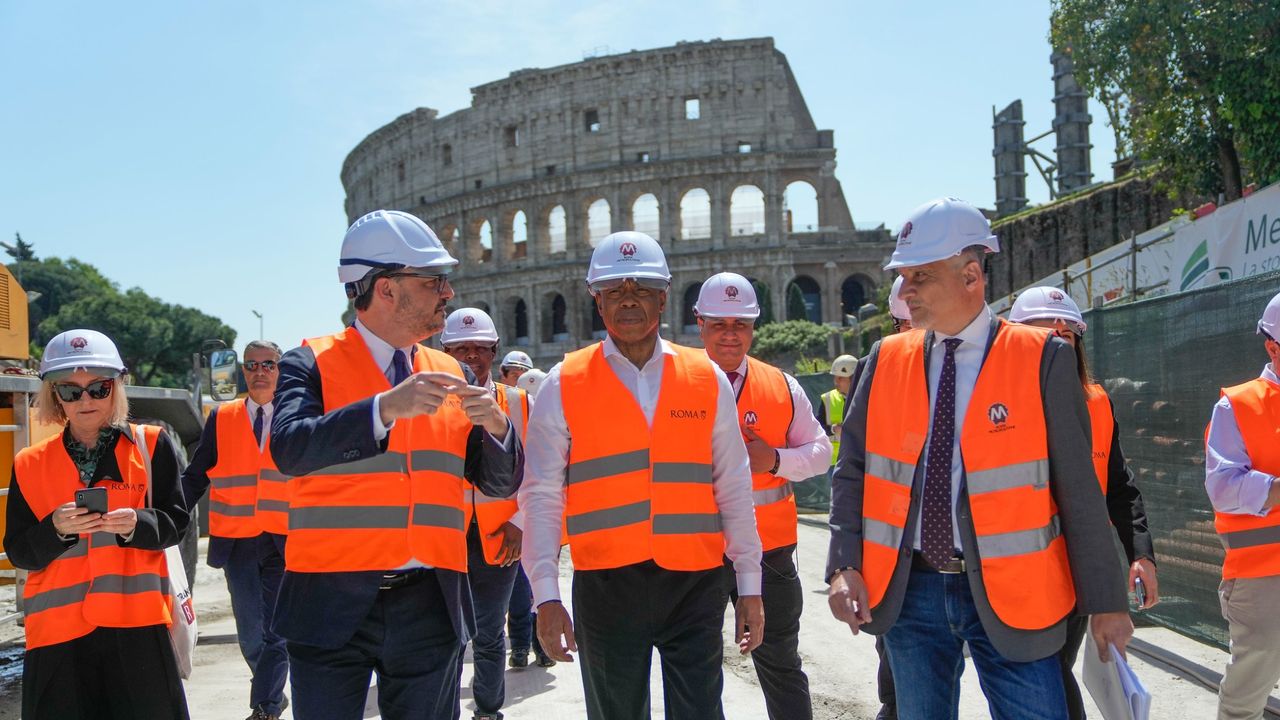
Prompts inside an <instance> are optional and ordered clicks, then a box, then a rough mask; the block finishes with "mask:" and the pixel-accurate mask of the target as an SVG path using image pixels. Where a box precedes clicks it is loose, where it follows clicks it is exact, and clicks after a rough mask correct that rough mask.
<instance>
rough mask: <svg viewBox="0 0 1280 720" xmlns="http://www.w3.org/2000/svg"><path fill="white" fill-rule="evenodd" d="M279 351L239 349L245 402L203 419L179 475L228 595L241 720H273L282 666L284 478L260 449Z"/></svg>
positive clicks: (258, 344) (259, 344) (279, 703)
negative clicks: (244, 705)
mask: <svg viewBox="0 0 1280 720" xmlns="http://www.w3.org/2000/svg"><path fill="white" fill-rule="evenodd" d="M279 362H280V347H279V346H278V345H276V344H275V343H273V342H268V341H266V340H254V341H253V342H250V343H249V344H248V345H247V346H245V349H244V362H242V363H241V364H240V369H241V371H242V372H243V373H244V381H245V385H246V386H247V387H248V388H249V393H248V396H247V397H244V398H241V399H238V400H232V401H231V402H228V403H225V404H223V405H220V406H218V407H215V408H214V409H213V410H212V411H211V412H210V413H209V419H208V420H207V421H205V426H204V432H203V434H202V436H201V438H200V446H199V447H198V448H197V449H196V452H195V455H194V457H192V459H191V464H190V465H188V466H187V469H186V471H184V472H183V473H182V485H183V494H184V496H185V497H186V498H187V506H188V510H189V509H190V508H192V507H194V506H195V504H196V503H197V502H198V501H199V500H200V498H201V496H203V495H204V493H205V491H206V490H207V491H208V492H209V555H208V563H209V565H210V566H211V567H215V568H221V569H222V572H223V574H224V575H225V576H226V579H227V590H228V591H229V592H230V594H231V611H232V613H233V614H234V615H235V620H236V637H237V639H238V640H239V641H240V653H241V654H242V655H244V659H245V662H246V663H248V664H249V671H250V672H251V673H252V680H251V681H250V685H249V707H250V709H251V714H250V715H249V720H264V719H269V718H278V717H279V716H280V712H281V711H282V710H283V709H284V708H285V707H286V706H287V704H288V701H287V700H285V697H284V683H285V676H286V674H287V673H288V669H289V658H288V653H287V649H286V648H285V642H284V638H282V637H280V636H279V635H276V634H275V633H274V632H273V631H272V630H271V622H272V617H273V614H274V612H275V606H276V603H275V600H276V595H277V594H278V593H279V591H280V579H281V577H283V575H284V552H285V548H284V546H285V532H286V531H287V529H288V523H287V514H288V492H287V490H288V488H287V485H286V482H287V478H285V477H284V476H282V475H281V474H280V473H279V471H278V470H277V469H276V466H275V463H274V462H273V461H272V459H271V452H270V450H269V449H268V443H267V435H268V433H269V431H270V429H271V416H272V412H273V409H274V407H273V398H274V395H275V391H276V379H277V377H278V376H279V370H278V367H277V363H279Z"/></svg>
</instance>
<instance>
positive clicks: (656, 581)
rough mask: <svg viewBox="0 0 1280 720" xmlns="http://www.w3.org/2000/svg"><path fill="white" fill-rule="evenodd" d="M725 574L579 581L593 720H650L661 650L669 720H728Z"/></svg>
mask: <svg viewBox="0 0 1280 720" xmlns="http://www.w3.org/2000/svg"><path fill="white" fill-rule="evenodd" d="M726 602H727V595H726V592H725V584H724V571H723V569H722V568H720V567H718V566H717V567H715V568H713V569H711V570H701V571H697V572H679V571H675V570H664V569H662V568H660V567H658V566H657V565H656V564H654V563H653V562H643V563H639V564H636V565H628V566H626V567H621V568H615V569H611V570H578V571H576V572H574V574H573V622H574V634H575V636H576V637H577V641H578V651H579V655H580V656H581V657H580V666H581V668H582V685H583V690H584V694H585V695H586V701H587V718H588V720H648V718H649V667H650V659H651V658H652V656H653V649H654V648H657V649H658V654H659V656H660V657H661V659H662V687H663V707H664V708H665V709H666V717H667V720H723V719H724V709H723V707H722V706H721V704H720V694H721V692H722V691H723V690H724V675H723V670H722V668H721V663H722V662H723V661H724V649H723V645H722V644H721V639H720V636H721V628H722V626H723V625H724V607H725V603H726Z"/></svg>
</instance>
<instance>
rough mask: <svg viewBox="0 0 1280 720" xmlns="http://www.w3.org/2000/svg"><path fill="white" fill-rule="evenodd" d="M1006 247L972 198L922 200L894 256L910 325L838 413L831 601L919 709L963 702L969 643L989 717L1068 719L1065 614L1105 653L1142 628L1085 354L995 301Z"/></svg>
mask: <svg viewBox="0 0 1280 720" xmlns="http://www.w3.org/2000/svg"><path fill="white" fill-rule="evenodd" d="M998 250H999V243H998V241H997V240H996V237H995V236H994V235H992V234H991V230H990V224H989V223H988V222H987V220H986V218H985V217H984V216H983V215H982V213H981V212H980V211H979V210H978V209H977V208H975V207H973V206H971V205H969V204H967V203H964V202H961V201H959V200H955V199H952V198H947V199H942V200H935V201H933V202H930V203H927V204H925V205H923V206H921V207H920V208H918V209H917V210H916V211H915V212H914V213H912V215H911V217H910V219H909V220H908V221H907V222H906V223H905V224H904V225H903V227H902V230H901V232H900V233H899V235H898V242H897V248H896V249H895V250H894V253H893V256H892V258H891V259H890V262H889V264H888V265H887V266H886V268H885V269H887V270H894V269H896V270H898V271H899V273H900V274H901V275H902V276H903V278H904V280H903V285H902V299H903V300H905V301H906V302H907V305H908V306H909V307H910V311H911V320H912V323H913V325H914V326H915V327H916V328H917V330H915V331H912V332H908V333H901V334H897V335H890V336H889V337H887V338H885V339H883V340H881V341H880V342H878V343H876V345H875V347H873V348H872V351H871V353H870V355H869V356H868V358H867V360H866V364H867V365H866V368H865V370H864V371H863V373H862V375H861V378H860V380H859V383H858V387H857V388H856V389H855V391H854V393H853V396H852V398H851V400H850V410H849V412H848V413H847V414H846V416H845V422H844V427H843V437H842V443H841V447H842V448H843V450H842V452H841V456H840V460H839V462H838V463H837V465H836V473H835V481H834V487H833V495H832V506H831V533H832V537H831V546H830V551H829V554H828V558H827V579H828V582H829V583H830V585H831V587H830V591H829V601H830V606H831V610H832V614H833V615H834V616H835V617H836V619H838V620H840V621H842V622H845V623H848V625H849V627H850V628H851V629H852V630H853V631H854V632H855V633H856V632H858V630H859V629H866V630H868V631H869V632H872V633H874V634H882V633H883V634H884V637H885V649H886V652H887V654H888V657H889V663H890V665H891V666H892V668H893V676H894V679H895V681H896V686H897V688H896V697H897V711H898V716H899V717H901V718H907V719H910V720H915V719H918V718H938V717H954V716H955V714H956V713H957V712H958V707H957V706H958V702H959V697H960V687H959V680H960V673H961V670H962V668H963V665H964V656H963V647H964V645H965V644H966V643H967V644H968V646H969V650H970V654H971V656H972V658H973V661H974V664H975V665H976V667H977V669H978V676H979V679H980V681H981V684H982V687H983V691H984V692H985V693H986V696H987V700H988V703H989V704H990V707H991V712H992V715H994V716H996V717H1001V718H1039V719H1041V720H1044V719H1052V718H1058V719H1062V718H1066V697H1065V695H1064V692H1063V688H1062V677H1061V673H1060V671H1059V667H1058V659H1057V657H1056V654H1057V652H1058V651H1059V650H1060V649H1061V648H1062V645H1063V642H1064V640H1065V638H1066V631H1067V620H1068V618H1069V617H1070V616H1071V614H1072V613H1073V612H1077V613H1080V614H1085V615H1092V616H1093V618H1092V621H1093V624H1092V632H1093V637H1094V640H1095V643H1096V645H1097V648H1096V649H1097V652H1098V653H1099V655H1100V656H1102V657H1104V658H1105V657H1109V651H1108V645H1111V644H1113V645H1115V646H1116V647H1117V648H1118V649H1120V651H1122V652H1123V651H1124V648H1125V646H1126V644H1127V642H1128V640H1129V638H1130V637H1131V636H1132V634H1133V623H1132V622H1131V621H1130V619H1129V614H1128V603H1127V599H1126V597H1125V591H1124V583H1123V582H1122V580H1121V574H1120V573H1121V568H1120V566H1119V562H1118V559H1117V558H1116V555H1115V552H1114V550H1113V549H1112V545H1111V543H1112V541H1111V530H1110V527H1109V526H1108V524H1107V519H1106V506H1105V503H1104V501H1103V497H1102V492H1101V490H1100V489H1099V485H1098V481H1097V479H1096V478H1095V477H1094V470H1093V464H1092V463H1090V462H1089V461H1088V458H1089V456H1090V438H1089V415H1088V410H1087V409H1086V407H1085V400H1084V392H1083V390H1082V389H1081V385H1080V381H1079V379H1078V377H1077V376H1076V362H1075V357H1074V353H1073V352H1072V350H1071V346H1070V345H1068V344H1067V343H1065V342H1064V341H1062V340H1061V339H1059V338H1055V337H1053V336H1052V334H1050V333H1049V332H1048V331H1046V330H1042V329H1039V328H1032V327H1028V326H1025V325H1012V324H1009V323H1007V322H1005V321H1003V320H1000V319H997V318H996V317H995V316H994V315H993V314H992V312H991V309H990V308H989V307H987V305H986V302H985V299H984V298H985V292H986V281H985V277H984V273H983V267H982V263H983V257H984V255H985V254H986V253H987V252H996V251H998ZM921 328H923V329H924V332H920V331H919V330H920V329H921ZM1050 409H1052V410H1051V411H1050ZM931 417H932V420H931Z"/></svg>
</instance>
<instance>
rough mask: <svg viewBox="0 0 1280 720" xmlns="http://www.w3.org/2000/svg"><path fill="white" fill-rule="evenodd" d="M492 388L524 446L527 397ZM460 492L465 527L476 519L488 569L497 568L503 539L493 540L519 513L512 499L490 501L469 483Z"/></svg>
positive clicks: (506, 387)
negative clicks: (464, 511)
mask: <svg viewBox="0 0 1280 720" xmlns="http://www.w3.org/2000/svg"><path fill="white" fill-rule="evenodd" d="M493 386H494V398H495V399H496V400H497V401H498V407H500V408H502V411H503V412H504V413H506V414H507V417H508V418H510V420H511V427H512V430H514V431H515V433H516V436H517V437H519V438H520V440H521V441H522V442H523V441H524V436H525V430H526V426H527V424H528V419H529V396H528V394H527V393H525V391H524V390H521V389H520V388H514V387H511V386H509V385H503V384H502V383H494V384H493ZM463 488H464V490H463V492H464V493H465V496H464V502H465V504H466V510H467V514H466V519H465V520H464V524H465V525H467V526H469V525H470V524H471V518H472V516H473V515H474V516H475V520H476V524H477V526H478V527H479V530H480V533H479V534H480V545H481V547H482V549H483V551H484V558H485V560H486V561H487V562H488V563H489V564H490V565H496V564H498V563H499V562H500V561H501V560H502V559H503V551H502V546H503V542H502V538H501V537H498V536H496V535H495V533H497V532H498V529H499V528H501V527H502V526H503V525H504V524H506V523H507V522H508V521H509V520H511V517H512V516H513V515H515V514H516V510H518V509H519V508H518V506H517V505H516V499H515V496H512V497H509V498H492V497H489V496H488V495H485V494H484V493H481V492H478V491H477V490H476V489H475V488H474V487H473V486H472V485H471V483H470V482H465V481H464V482H463Z"/></svg>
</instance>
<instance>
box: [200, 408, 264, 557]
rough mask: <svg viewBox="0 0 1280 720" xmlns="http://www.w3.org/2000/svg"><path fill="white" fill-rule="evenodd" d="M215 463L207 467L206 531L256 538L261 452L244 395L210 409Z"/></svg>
mask: <svg viewBox="0 0 1280 720" xmlns="http://www.w3.org/2000/svg"><path fill="white" fill-rule="evenodd" d="M211 421H212V422H213V423H214V430H215V435H214V441H215V442H216V443H217V454H218V461H217V463H216V464H215V465H214V466H213V467H211V468H209V472H208V475H209V484H210V487H209V534H210V535H212V536H215V537H224V538H247V537H256V536H257V535H258V534H259V533H261V532H262V527H261V526H259V525H258V519H257V515H258V507H257V506H258V472H259V471H260V470H261V468H262V451H261V450H260V449H259V447H258V439H257V438H255V437H254V436H253V422H252V421H251V420H250V418H249V407H248V403H247V401H246V400H245V399H244V398H240V399H238V400H232V401H231V402H228V403H223V404H222V405H219V406H218V407H216V408H214V409H213V415H212V416H211Z"/></svg>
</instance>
